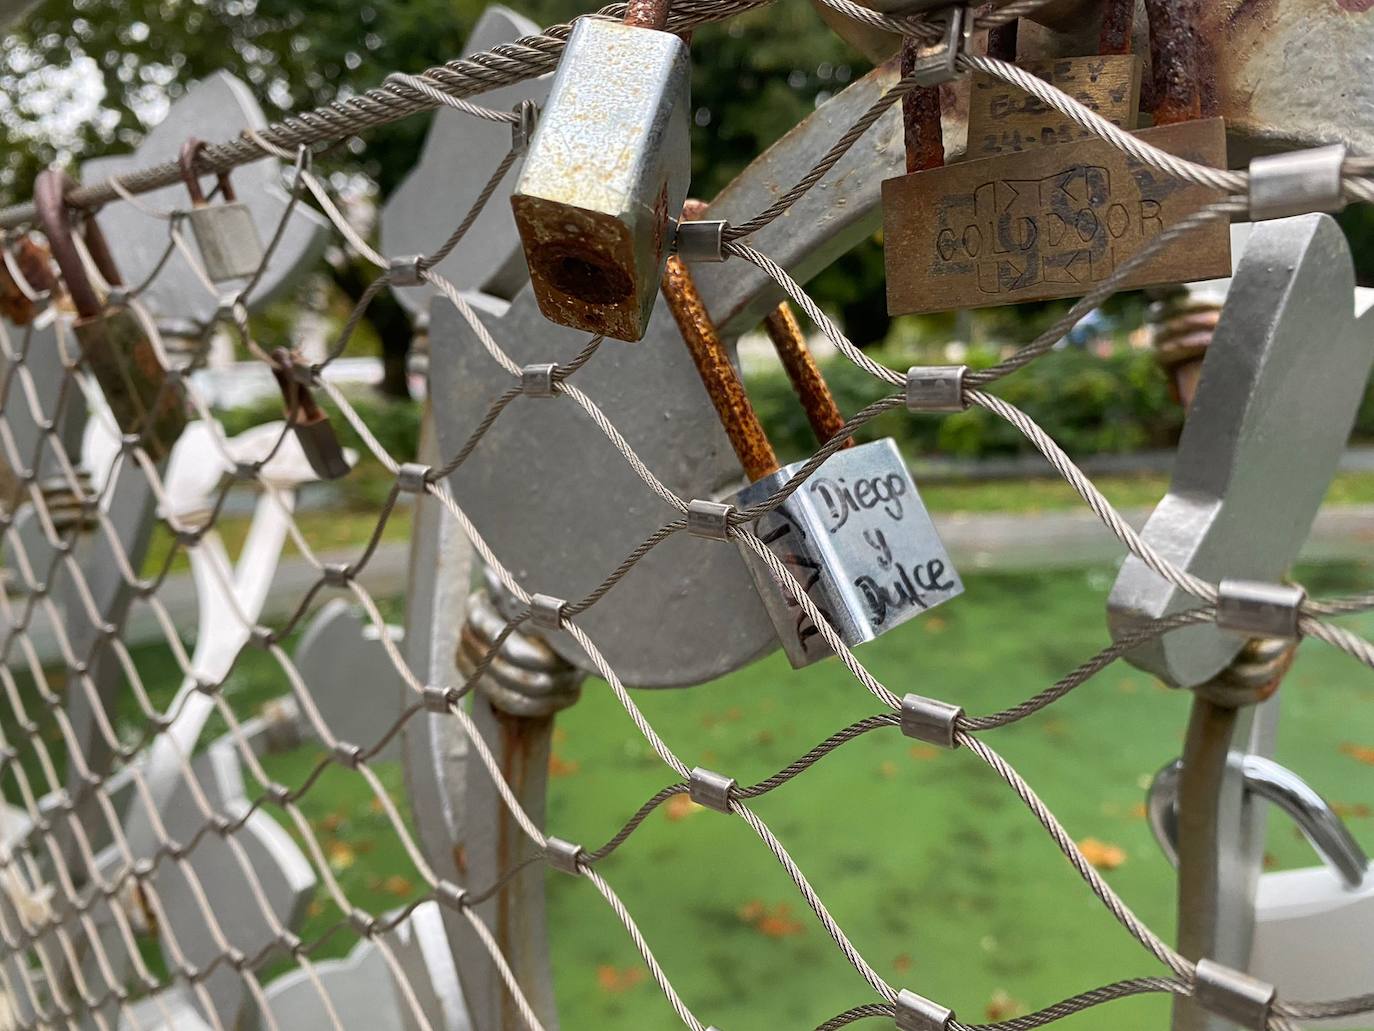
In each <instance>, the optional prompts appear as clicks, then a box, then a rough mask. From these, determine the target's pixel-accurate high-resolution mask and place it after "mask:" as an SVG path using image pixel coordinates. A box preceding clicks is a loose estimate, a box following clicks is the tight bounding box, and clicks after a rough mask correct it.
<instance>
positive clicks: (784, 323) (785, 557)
mask: <svg viewBox="0 0 1374 1031" xmlns="http://www.w3.org/2000/svg"><path fill="white" fill-rule="evenodd" d="M663 293H664V297H665V298H666V299H667V301H668V305H669V308H670V310H671V311H672V313H673V317H674V318H675V319H676V320H677V323H678V328H679V329H680V330H681V331H682V337H683V340H684V341H685V342H686V343H687V347H688V350H689V351H690V352H691V354H692V359H693V361H694V362H695V363H696V366H697V370H698V372H700V373H701V378H702V382H703V384H704V385H705V386H706V392H707V394H708V395H709V396H710V398H711V401H712V403H713V404H714V405H715V408H716V411H717V412H718V413H719V414H720V417H721V422H722V424H723V426H724V428H725V431H726V435H727V436H728V437H729V439H730V443H731V445H732V446H733V447H734V449H735V453H736V455H737V456H738V457H739V459H740V464H741V465H742V466H743V467H744V471H745V475H746V476H748V477H749V479H750V480H751V481H752V482H751V483H750V484H749V486H747V487H745V488H744V489H743V490H742V491H740V492H739V493H738V494H737V495H736V496H735V498H734V504H735V506H736V507H737V508H740V509H745V508H748V507H750V506H752V505H756V504H758V503H760V502H762V501H765V500H766V499H767V498H769V497H770V496H771V495H773V494H774V493H776V492H777V490H778V489H779V488H780V487H782V486H783V485H784V484H786V483H787V482H788V481H789V480H791V479H792V478H793V477H794V476H795V475H796V474H797V472H798V471H800V469H801V468H802V466H803V465H804V464H805V463H803V462H794V463H792V464H790V465H786V466H781V467H779V465H778V460H777V457H776V455H775V454H774V452H773V448H772V445H771V444H769V442H768V438H767V436H766V435H765V433H764V430H763V426H762V425H761V424H760V423H759V421H758V416H757V415H756V414H755V412H754V409H753V407H752V406H751V405H750V403H749V398H748V396H747V395H746V394H745V392H744V385H743V383H742V382H741V381H740V378H739V374H738V373H737V372H736V371H735V367H734V365H732V364H731V362H730V357H729V355H728V354H727V353H726V350H725V347H724V345H723V344H722V343H721V340H720V338H719V336H718V335H717V333H716V330H715V327H714V325H713V324H712V323H711V320H710V317H709V315H708V314H707V312H706V309H705V306H704V305H703V304H702V301H701V297H700V295H699V294H697V292H696V288H695V286H694V285H693V284H692V279H691V274H690V273H689V272H688V270H687V266H686V265H685V264H683V263H682V261H681V260H680V259H679V258H677V257H676V256H674V257H672V258H670V259H669V260H668V266H667V271H666V272H665V275H664V283H663ZM767 328H768V330H769V335H770V337H771V338H772V339H773V340H774V343H775V345H777V346H778V350H779V356H780V357H781V358H782V360H783V364H784V367H785V368H786V369H787V371H788V377H789V379H791V380H792V382H793V384H794V385H795V386H797V388H798V392H799V393H800V394H801V397H802V402H803V406H804V407H805V408H806V413H807V418H808V420H809V421H810V423H811V425H812V427H813V428H814V429H815V430H816V433H817V437H818V438H819V439H821V440H822V442H824V441H825V440H829V439H831V438H832V437H834V436H835V435H836V434H838V433H839V432H841V431H842V428H843V426H844V418H843V417H842V416H841V415H840V413H839V410H838V409H837V408H836V407H835V402H834V398H833V397H832V396H831V394H830V391H829V388H828V387H826V386H825V382H824V380H823V379H822V378H821V376H820V371H819V369H817V368H816V366H815V363H814V361H813V360H812V358H811V355H810V353H809V351H807V350H806V343H805V340H804V338H803V337H802V336H801V332H800V328H799V327H798V326H797V324H796V320H795V319H793V318H791V317H790V312H775V313H774V315H773V316H770V318H769V321H768V324H767ZM848 443H852V441H850V442H848ZM752 529H753V531H754V532H755V533H756V534H757V535H758V536H759V537H760V538H761V539H762V540H763V542H764V543H765V544H766V545H767V546H768V548H769V549H770V550H771V551H772V552H773V554H774V555H776V556H777V558H778V559H779V560H780V561H781V563H782V565H783V566H784V567H786V568H787V569H788V570H789V571H790V572H791V573H792V575H793V576H794V577H795V578H796V579H797V581H798V582H799V583H800V584H801V585H802V587H803V588H804V589H805V591H806V594H807V596H808V598H809V599H810V600H811V601H812V602H813V603H814V604H815V607H816V608H817V609H818V610H819V611H820V613H821V614H822V615H823V616H824V618H825V620H826V621H827V622H828V623H829V624H830V625H831V626H832V627H833V628H834V629H835V631H836V633H837V634H838V635H839V637H840V639H841V640H842V641H843V642H844V643H845V644H846V645H847V646H849V647H853V646H855V645H859V644H862V643H864V642H865V641H870V640H872V639H873V638H875V637H877V636H878V635H879V634H882V633H885V632H886V631H888V630H890V629H892V628H893V627H895V626H898V625H900V624H901V623H904V622H906V621H907V620H909V619H911V618H913V617H915V616H918V615H920V614H921V613H922V612H925V611H926V610H927V609H930V608H933V607H934V606H936V605H939V604H940V603H941V602H945V601H948V600H949V599H951V598H953V597H955V596H956V595H959V594H961V593H963V590H964V586H963V583H962V581H960V579H959V574H958V573H957V572H955V570H954V564H953V563H952V562H951V561H950V558H949V555H948V554H947V553H946V551H945V548H944V545H943V544H942V543H941V541H940V537H939V534H938V533H937V532H936V529H935V525H934V523H933V522H931V519H930V516H929V514H928V513H927V512H926V509H925V506H924V505H923V504H922V503H921V497H920V494H919V493H917V490H916V485H915V483H914V482H913V481H912V479H911V473H910V472H909V471H908V470H907V467H906V463H905V462H904V461H903V459H902V456H901V453H900V452H899V451H898V450H897V446H896V445H895V444H894V443H893V442H892V441H891V440H890V439H887V440H877V441H872V442H870V443H867V444H861V445H858V446H854V447H851V446H846V447H844V448H842V449H841V450H839V451H838V452H836V453H835V454H833V455H831V456H830V458H828V459H827V460H826V461H825V463H824V464H823V465H822V466H821V467H820V468H819V469H818V470H816V471H815V472H814V473H812V474H811V476H809V477H808V478H807V480H806V481H805V482H804V483H802V484H801V485H800V486H799V487H797V489H796V490H794V491H793V492H792V494H791V495H790V496H789V497H788V498H787V499H786V500H785V501H783V502H782V504H781V505H780V506H779V507H777V508H775V509H773V510H772V511H771V512H768V513H767V514H765V515H763V516H761V517H760V518H759V519H757V520H756V521H755V523H754V524H753V526H752ZM740 551H741V554H742V555H743V556H744V558H745V562H746V564H747V565H748V567H749V571H750V575H751V576H752V577H753V579H754V584H755V586H756V587H757V589H758V592H759V595H760V597H761V598H762V600H763V603H764V608H765V609H766V611H767V612H768V615H769V618H770V619H771V620H772V621H773V626H774V627H775V629H776V630H777V632H778V638H779V640H780V641H781V643H782V646H783V651H784V653H785V654H786V655H787V658H788V661H790V662H791V663H792V665H793V667H795V668H800V667H802V666H806V665H809V664H811V663H813V662H816V661H817V660H819V659H823V658H825V657H826V656H828V655H830V654H832V650H831V648H830V646H829V644H827V643H826V641H825V640H824V638H823V637H822V636H821V633H820V631H819V629H818V628H817V627H816V625H815V623H814V622H813V621H812V619H811V617H810V616H809V615H808V614H807V613H806V611H805V610H804V609H803V608H802V606H801V605H800V604H799V603H798V602H797V601H796V600H795V599H794V598H793V596H792V595H791V594H790V593H789V592H788V590H787V588H786V587H784V586H783V585H782V584H781V583H779V582H777V581H776V579H775V578H774V575H773V572H772V571H771V570H770V569H769V568H768V566H767V565H766V564H765V563H764V562H763V561H762V560H761V559H760V558H759V557H758V555H757V554H755V553H754V552H753V551H752V550H751V549H750V548H748V547H746V546H744V545H741V546H740Z"/></svg>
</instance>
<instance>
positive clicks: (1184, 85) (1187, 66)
mask: <svg viewBox="0 0 1374 1031" xmlns="http://www.w3.org/2000/svg"><path fill="white" fill-rule="evenodd" d="M1200 6H1201V5H1200V3H1199V0H1145V10H1146V11H1147V12H1148V13H1149V16H1150V69H1151V72H1152V79H1153V109H1152V111H1151V113H1152V114H1153V115H1154V119H1155V124H1156V125H1172V124H1174V123H1176V122H1188V121H1192V120H1193V119H1196V118H1201V117H1202V116H1203V113H1204V110H1205V107H1204V104H1203V97H1202V92H1203V91H1202V76H1201V59H1200V55H1199V50H1200V47H1201V45H1202V38H1201V36H1200V34H1199V32H1198V25H1199V24H1200V16H1201V11H1200Z"/></svg>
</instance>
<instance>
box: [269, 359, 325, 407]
mask: <svg viewBox="0 0 1374 1031" xmlns="http://www.w3.org/2000/svg"><path fill="white" fill-rule="evenodd" d="M295 365H296V357H295V355H293V354H292V353H291V352H290V351H288V350H287V349H286V348H285V347H278V348H276V349H275V350H273V352H272V375H273V377H274V378H275V379H276V381H277V387H278V389H280V390H281V399H282V404H283V405H284V406H285V410H286V421H287V423H288V424H289V425H292V426H309V425H310V424H311V423H316V422H319V421H320V420H322V419H327V418H329V416H327V415H326V414H325V413H324V410H323V409H321V408H320V406H319V405H318V404H316V403H315V398H314V397H313V396H311V393H310V388H309V387H307V386H306V385H305V384H304V383H301V382H300V381H299V380H297V379H296V378H295V377H294V376H293V375H292V369H293V367H294V366H295Z"/></svg>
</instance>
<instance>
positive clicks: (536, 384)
mask: <svg viewBox="0 0 1374 1031" xmlns="http://www.w3.org/2000/svg"><path fill="white" fill-rule="evenodd" d="M555 368H557V366H556V365H554V364H553V363H552V362H541V363H539V364H537V365H526V366H524V367H523V368H522V369H521V370H520V391H521V393H523V394H524V395H525V396H526V397H553V387H554V383H553V370H554V369H555Z"/></svg>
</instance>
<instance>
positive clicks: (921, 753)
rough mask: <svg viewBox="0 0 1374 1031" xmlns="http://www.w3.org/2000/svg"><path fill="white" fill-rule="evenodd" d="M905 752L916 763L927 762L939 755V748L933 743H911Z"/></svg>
mask: <svg viewBox="0 0 1374 1031" xmlns="http://www.w3.org/2000/svg"><path fill="white" fill-rule="evenodd" d="M907 754H908V755H909V756H911V758H913V759H915V760H916V761H917V762H918V763H927V762H930V760H932V759H934V758H935V757H936V756H937V755H939V754H940V750H939V749H938V748H936V747H935V746H934V745H912V746H911V748H910V749H909V750H908V751H907Z"/></svg>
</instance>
